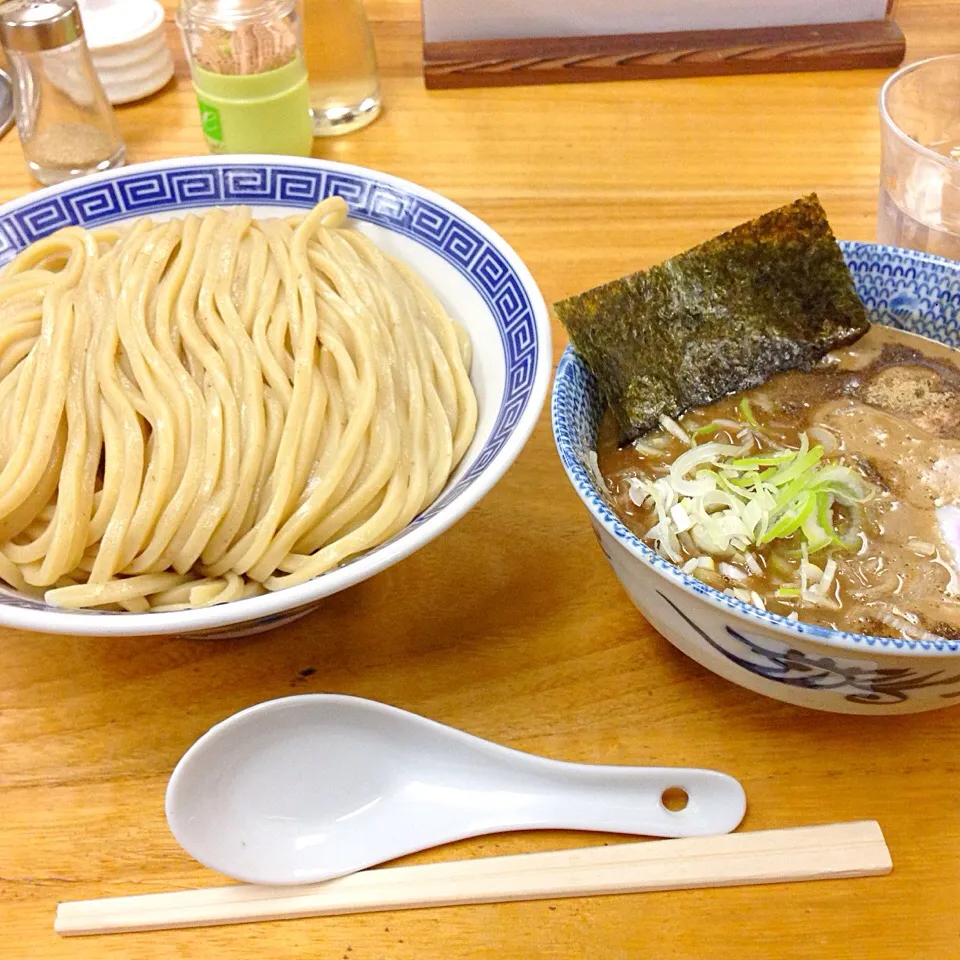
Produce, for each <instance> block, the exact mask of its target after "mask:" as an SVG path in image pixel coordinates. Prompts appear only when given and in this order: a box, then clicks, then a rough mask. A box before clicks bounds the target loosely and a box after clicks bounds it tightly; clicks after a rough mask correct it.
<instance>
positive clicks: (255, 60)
mask: <svg viewBox="0 0 960 960" xmlns="http://www.w3.org/2000/svg"><path fill="white" fill-rule="evenodd" d="M177 23H178V24H179V26H180V31H181V34H182V36H183V45H184V47H185V49H186V51H187V56H188V58H189V61H190V71H191V75H192V77H193V86H194V89H195V90H196V94H197V105H198V106H199V108H200V122H201V124H202V126H203V133H204V136H205V137H206V140H207V144H208V146H209V147H210V149H211V151H212V152H214V153H285V154H292V155H294V156H303V157H306V156H309V155H310V152H311V149H312V147H313V120H312V116H311V113H310V93H309V87H308V84H307V69H306V66H305V63H304V58H303V45H302V35H301V23H300V16H299V9H298V4H297V3H296V0H182V2H181V4H180V8H179V10H178V11H177Z"/></svg>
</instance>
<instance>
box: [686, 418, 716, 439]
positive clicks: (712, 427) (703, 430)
mask: <svg viewBox="0 0 960 960" xmlns="http://www.w3.org/2000/svg"><path fill="white" fill-rule="evenodd" d="M719 429H720V424H719V423H708V424H707V425H706V426H703V427H697V429H696V430H692V431H691V432H690V439H691V440H693V441H694V442H696V439H697V437H709V436H711V435H712V434H714V433H716V432H717V431H718V430H719Z"/></svg>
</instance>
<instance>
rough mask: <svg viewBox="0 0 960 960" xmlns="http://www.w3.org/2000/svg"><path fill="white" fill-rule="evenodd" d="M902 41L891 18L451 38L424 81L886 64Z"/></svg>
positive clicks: (426, 55) (430, 53)
mask: <svg viewBox="0 0 960 960" xmlns="http://www.w3.org/2000/svg"><path fill="white" fill-rule="evenodd" d="M904 51H905V43H904V38H903V34H902V33H901V31H900V28H899V27H898V26H897V25H896V23H895V22H894V21H893V20H890V19H886V20H873V21H865V22H862V23H829V24H817V25H810V26H792V27H759V28H753V29H744V30H690V31H686V30H685V31H682V32H679V33H646V34H621V35H613V36H600V37H531V38H528V39H518V40H463V41H460V40H457V41H445V42H440V43H424V45H423V78H424V82H425V84H426V86H427V87H428V88H430V89H434V90H437V89H443V88H450V87H494V86H497V87H499V86H513V85H519V84H533V83H584V82H591V81H595V80H652V79H658V78H667V77H698V76H699V77H702V76H711V75H716V74H732V73H790V72H794V71H800V70H852V69H856V68H861V67H893V66H896V65H897V64H898V63H900V61H901V60H902V59H903V55H904Z"/></svg>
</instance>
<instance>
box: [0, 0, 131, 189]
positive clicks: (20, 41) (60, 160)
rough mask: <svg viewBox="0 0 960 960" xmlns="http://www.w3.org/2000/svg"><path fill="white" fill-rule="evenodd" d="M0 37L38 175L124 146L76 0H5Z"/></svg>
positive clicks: (47, 178) (96, 160)
mask: <svg viewBox="0 0 960 960" xmlns="http://www.w3.org/2000/svg"><path fill="white" fill-rule="evenodd" d="M0 43H2V45H3V49H4V52H5V53H6V55H7V62H8V64H9V66H10V70H11V73H12V74H13V88H14V104H15V111H16V118H17V129H18V130H19V132H20V142H21V144H22V145H23V153H24V156H25V157H26V161H27V167H28V168H29V170H30V173H31V174H33V176H34V178H35V179H37V180H39V181H40V183H45V184H51V183H60V182H61V181H63V180H68V179H70V178H72V177H78V176H82V175H84V174H88V173H96V172H97V171H100V170H109V169H110V168H112V167H117V166H120V165H121V164H122V163H123V162H124V158H125V155H126V151H125V149H124V145H123V139H122V138H121V136H120V131H119V129H118V127H117V123H116V119H115V117H114V115H113V110H112V109H111V107H110V104H109V103H108V102H107V98H106V96H105V94H104V92H103V88H102V87H101V86H100V81H99V79H98V78H97V73H96V71H95V70H94V67H93V61H92V60H91V58H90V51H89V50H88V49H87V44H86V41H85V40H84V36H83V23H82V22H81V20H80V11H79V9H78V8H77V2H76V0H7V2H5V3H3V4H0Z"/></svg>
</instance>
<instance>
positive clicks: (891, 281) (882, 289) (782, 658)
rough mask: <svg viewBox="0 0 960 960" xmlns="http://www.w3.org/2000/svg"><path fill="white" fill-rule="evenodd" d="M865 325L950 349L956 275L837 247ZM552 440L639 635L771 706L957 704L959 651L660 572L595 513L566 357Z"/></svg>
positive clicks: (892, 250)
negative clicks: (832, 626)
mask: <svg viewBox="0 0 960 960" xmlns="http://www.w3.org/2000/svg"><path fill="white" fill-rule="evenodd" d="M840 246H841V247H842V249H843V253H844V256H845V257H846V260H847V264H848V265H849V267H850V270H851V272H852V274H853V278H854V282H855V284H856V288H857V292H858V293H859V294H860V297H861V299H862V300H863V302H864V303H865V304H866V307H867V310H868V312H869V314H870V319H871V321H872V322H874V323H880V324H886V325H887V326H892V327H897V328H899V329H901V330H906V331H909V332H911V333H917V334H921V335H922V336H925V337H929V338H930V339H933V340H937V341H939V342H940V343H943V344H946V345H947V346H950V347H960V263H957V262H955V261H952V260H944V259H942V258H940V257H936V256H932V255H931V254H926V253H918V252H915V251H912V250H901V249H898V248H896V247H885V246H880V245H878V244H873V243H850V242H841V244H840ZM551 412H552V421H553V432H554V438H555V440H556V444H557V449H558V451H559V453H560V459H561V460H562V461H563V466H564V468H565V469H566V472H567V476H568V477H569V479H570V482H571V483H572V484H573V486H574V488H575V489H576V491H577V493H578V494H579V495H580V498H581V500H583V503H584V505H585V506H586V508H587V512H588V514H589V516H590V522H591V523H592V525H593V529H594V531H595V533H596V536H597V539H598V541H599V543H600V547H601V549H602V550H603V552H604V553H605V554H606V557H607V559H608V560H609V561H610V565H611V566H612V567H613V570H614V572H615V573H616V575H617V577H618V578H619V579H620V582H621V583H622V584H623V586H624V587H625V588H626V590H627V593H628V594H629V595H630V598H631V599H632V600H633V602H634V603H635V604H636V605H637V607H638V608H639V609H640V611H641V612H642V613H643V615H644V616H645V617H646V618H647V620H649V621H650V623H651V624H652V625H653V626H654V627H655V628H656V629H657V630H658V631H659V632H660V633H661V634H662V635H663V636H664V637H666V639H667V640H669V641H670V643H672V644H673V645H674V646H675V647H677V648H678V649H679V650H681V651H683V652H684V653H685V654H687V656H689V657H691V658H692V659H693V660H695V661H696V662H697V663H699V664H701V665H702V666H704V667H706V668H707V669H708V670H711V671H713V672H714V673H716V674H718V675H719V676H721V677H725V678H726V679H727V680H730V681H732V682H733V683H736V684H739V685H740V686H742V687H746V688H747V689H749V690H753V691H755V692H757V693H762V694H764V695H766V696H768V697H773V698H774V699H776V700H784V701H786V702H787V703H793V704H797V705H799V706H804V707H812V708H814V709H816V710H829V711H834V712H837V713H858V714H890V713H917V712H920V711H924V710H939V709H941V708H943V707H949V706H951V705H952V704H954V703H958V702H960V642H957V641H952V640H943V641H918V640H901V639H891V638H889V637H871V636H864V635H861V634H853V633H844V632H842V631H838V630H829V629H825V628H823V627H818V626H812V625H810V624H805V623H802V622H800V623H798V622H793V621H790V620H787V619H786V618H785V617H781V616H778V615H777V614H773V613H767V612H764V611H762V610H760V609H758V608H756V607H753V606H750V605H748V604H745V603H742V602H741V601H739V600H736V599H734V598H732V597H728V596H726V595H724V594H723V593H721V592H720V591H718V590H714V589H713V588H711V587H708V586H707V585H706V584H704V583H702V582H701V581H700V580H697V579H696V578H695V577H692V576H688V575H687V574H685V573H683V572H682V571H681V570H680V569H679V568H678V567H676V566H674V564H672V563H670V562H669V561H667V560H664V559H663V558H662V557H661V556H660V555H659V554H657V553H656V551H654V550H653V549H652V548H651V547H649V546H647V545H646V544H645V543H643V542H642V541H640V540H639V539H638V538H637V537H636V536H634V534H633V533H631V532H630V530H629V529H627V527H626V526H625V525H624V524H623V523H622V522H621V520H620V519H619V518H618V517H617V515H616V514H615V513H614V512H613V510H612V509H611V508H610V507H609V506H608V505H607V503H606V501H605V500H604V498H603V496H602V494H601V492H600V490H599V489H598V487H597V484H596V482H595V480H594V474H593V471H592V469H591V467H590V464H589V460H588V454H589V453H590V452H591V451H593V450H595V448H596V435H597V426H598V424H599V422H600V420H601V418H602V416H603V413H604V405H603V401H602V400H601V398H600V395H599V392H598V389H597V384H596V381H595V380H594V378H593V377H592V375H591V374H590V372H589V370H588V369H587V367H586V365H585V364H584V363H583V361H582V360H581V359H580V357H579V356H578V355H577V354H576V353H575V352H574V350H573V349H572V347H568V348H567V350H566V352H565V353H564V354H563V357H562V358H561V360H560V365H559V367H558V369H557V375H556V379H555V381H554V386H553V399H552V410H551Z"/></svg>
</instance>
